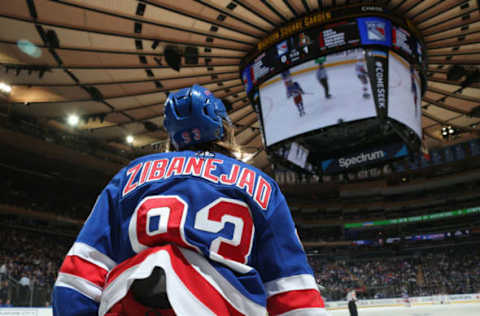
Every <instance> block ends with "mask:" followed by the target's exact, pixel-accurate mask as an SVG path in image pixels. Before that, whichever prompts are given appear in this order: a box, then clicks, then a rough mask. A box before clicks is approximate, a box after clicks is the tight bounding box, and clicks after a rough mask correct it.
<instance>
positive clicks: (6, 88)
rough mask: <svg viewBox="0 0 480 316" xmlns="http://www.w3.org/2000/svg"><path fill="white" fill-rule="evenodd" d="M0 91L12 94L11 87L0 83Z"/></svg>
mask: <svg viewBox="0 0 480 316" xmlns="http://www.w3.org/2000/svg"><path fill="white" fill-rule="evenodd" d="M0 91H1V92H2V93H5V94H10V92H12V86H11V85H9V84H6V83H5V82H0Z"/></svg>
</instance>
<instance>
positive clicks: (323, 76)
mask: <svg viewBox="0 0 480 316" xmlns="http://www.w3.org/2000/svg"><path fill="white" fill-rule="evenodd" d="M325 61H326V57H325V56H323V57H320V58H317V59H315V63H316V64H318V69H317V73H316V75H317V80H318V82H319V83H320V84H321V85H322V87H323V90H324V92H325V98H327V99H330V98H331V97H332V96H331V95H330V91H329V88H328V76H327V70H326V69H325V66H324V63H325Z"/></svg>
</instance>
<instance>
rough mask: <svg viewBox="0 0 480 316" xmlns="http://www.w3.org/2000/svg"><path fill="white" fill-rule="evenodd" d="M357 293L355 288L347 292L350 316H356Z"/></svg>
mask: <svg viewBox="0 0 480 316" xmlns="http://www.w3.org/2000/svg"><path fill="white" fill-rule="evenodd" d="M356 301H357V293H356V292H355V290H350V291H348V293H347V302H348V310H349V311H350V316H358V313H357V303H355V302H356Z"/></svg>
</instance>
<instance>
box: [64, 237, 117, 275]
mask: <svg viewBox="0 0 480 316" xmlns="http://www.w3.org/2000/svg"><path fill="white" fill-rule="evenodd" d="M67 256H77V257H80V258H82V259H85V260H87V261H88V262H91V263H93V264H95V265H97V266H99V267H101V268H103V269H105V270H107V271H110V270H112V269H113V267H115V266H116V265H117V264H116V263H115V261H113V260H112V259H110V258H109V257H108V256H107V255H105V254H103V253H101V252H100V251H98V250H97V249H95V248H93V247H92V246H90V245H87V244H85V243H83V242H76V243H74V244H73V246H72V248H70V250H69V251H68V254H67Z"/></svg>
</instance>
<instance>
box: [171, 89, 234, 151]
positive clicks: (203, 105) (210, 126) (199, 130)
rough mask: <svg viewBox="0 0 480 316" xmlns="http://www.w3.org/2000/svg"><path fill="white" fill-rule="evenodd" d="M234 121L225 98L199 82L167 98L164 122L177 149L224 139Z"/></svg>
mask: <svg viewBox="0 0 480 316" xmlns="http://www.w3.org/2000/svg"><path fill="white" fill-rule="evenodd" d="M224 120H225V121H226V122H228V123H230V119H229V117H228V114H227V110H226V109H225V106H224V105H223V102H222V101H220V100H219V99H217V98H216V97H215V96H214V95H213V94H212V93H211V92H210V91H209V90H208V89H205V88H204V87H202V86H199V85H193V86H192V87H191V88H184V89H181V90H179V91H178V92H176V93H172V94H170V95H169V96H168V98H167V100H166V101H165V119H164V122H163V124H164V126H165V128H166V130H167V132H168V134H169V136H170V139H171V140H172V143H173V145H174V146H175V148H177V149H182V148H184V147H186V146H190V145H196V144H201V143H207V142H211V141H215V140H221V139H223V137H224V135H225V131H224V128H223V121H224Z"/></svg>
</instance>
